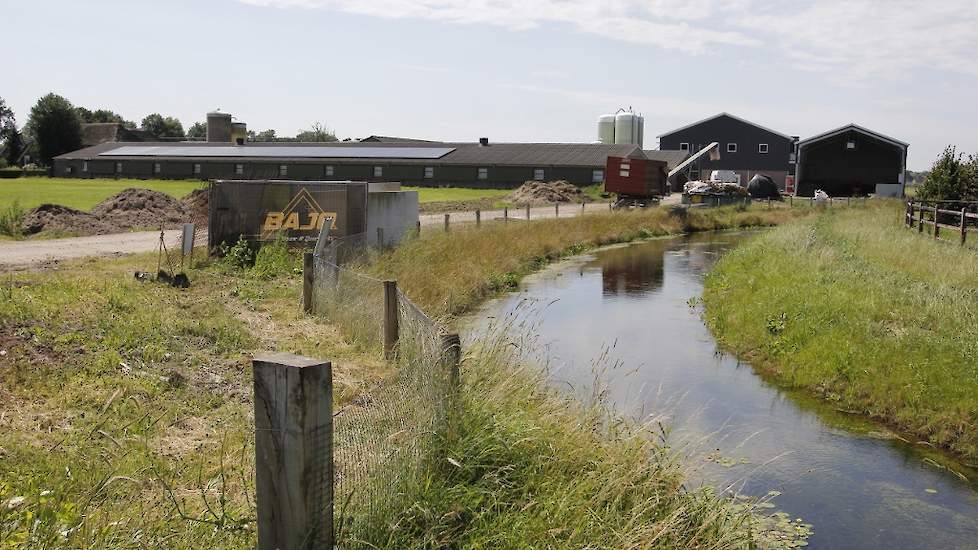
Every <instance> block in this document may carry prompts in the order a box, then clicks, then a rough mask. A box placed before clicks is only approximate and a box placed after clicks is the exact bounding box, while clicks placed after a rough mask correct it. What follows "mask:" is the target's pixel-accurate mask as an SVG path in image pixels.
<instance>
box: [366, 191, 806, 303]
mask: <svg viewBox="0 0 978 550" xmlns="http://www.w3.org/2000/svg"><path fill="white" fill-rule="evenodd" d="M810 212H811V211H810V210H809V209H804V208H795V209H788V208H775V209H770V210H768V209H763V208H761V207H751V208H748V209H744V208H742V207H741V208H738V207H725V208H719V209H706V208H704V209H697V210H693V211H689V212H688V213H686V212H685V211H677V212H673V211H670V210H667V209H665V208H650V209H647V210H636V211H631V212H614V213H611V212H609V213H600V214H589V215H585V216H578V217H575V218H564V219H559V218H558V219H549V220H540V221H534V222H531V223H529V224H527V223H526V222H510V223H501V222H496V223H487V224H483V225H482V226H481V227H478V228H477V227H475V226H473V225H462V226H459V227H453V228H452V229H451V231H449V232H447V233H446V232H444V231H441V230H436V229H425V230H423V231H422V234H421V236H420V238H417V239H413V240H409V241H407V242H405V243H403V244H401V245H400V246H399V247H397V248H396V249H394V250H393V251H390V252H388V253H385V254H383V255H380V256H379V257H375V258H373V259H372V261H371V263H370V265H369V267H368V271H370V272H371V273H372V274H374V275H376V276H378V277H387V278H392V279H397V281H398V285H399V286H400V288H402V289H404V290H405V292H407V294H408V295H409V296H410V297H411V299H412V300H414V301H415V303H417V304H418V305H420V306H421V307H422V308H423V309H424V310H425V311H427V312H428V313H430V314H434V315H456V314H459V313H461V312H464V311H466V310H467V309H469V308H471V307H472V306H474V305H475V304H478V303H479V302H481V301H482V300H483V299H485V298H486V297H487V296H489V295H491V294H492V293H494V292H498V291H501V290H506V289H511V288H513V287H514V286H515V285H516V283H517V281H519V279H520V278H521V277H522V276H523V275H525V274H527V273H529V272H530V271H533V270H534V269H538V268H539V267H541V266H543V265H545V264H546V263H548V262H550V261H552V260H554V259H557V258H560V257H562V256H564V255H567V254H574V253H581V252H583V251H585V250H588V249H590V248H593V247H596V246H602V245H607V244H613V243H620V242H628V241H633V240H636V239H642V238H650V237H657V236H663V235H669V234H676V233H681V232H685V231H711V230H718V229H735V228H744V227H754V226H767V225H775V224H778V223H782V222H784V221H786V220H788V219H791V218H793V217H797V216H804V215H806V214H809V213H810Z"/></svg>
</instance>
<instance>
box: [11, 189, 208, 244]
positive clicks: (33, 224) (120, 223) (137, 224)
mask: <svg viewBox="0 0 978 550" xmlns="http://www.w3.org/2000/svg"><path fill="white" fill-rule="evenodd" d="M190 220H191V211H190V210H189V209H188V208H186V207H185V206H184V204H183V203H181V202H180V201H178V200H177V199H174V198H173V197H171V196H169V195H167V194H165V193H160V192H158V191H150V190H148V189H126V190H124V191H122V192H121V193H118V194H117V195H114V196H112V197H109V198H108V199H105V200H104V201H102V202H100V203H99V204H97V205H95V207H94V208H92V211H91V213H88V212H81V211H79V210H75V209H73V208H67V207H65V206H59V205H55V204H43V205H41V206H38V207H37V208H35V209H33V210H31V211H30V212H28V213H27V215H26V216H25V217H24V222H23V228H24V232H25V233H28V234H33V233H38V232H40V231H52V230H53V231H64V232H67V233H75V234H81V235H104V234H107V233H123V232H126V231H130V230H132V229H159V227H160V224H163V225H165V226H166V227H168V228H172V227H179V226H180V224H182V223H185V222H188V221H190Z"/></svg>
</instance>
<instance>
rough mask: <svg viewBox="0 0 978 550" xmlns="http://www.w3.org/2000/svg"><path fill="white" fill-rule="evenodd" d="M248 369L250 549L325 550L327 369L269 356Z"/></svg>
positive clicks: (329, 448)
mask: <svg viewBox="0 0 978 550" xmlns="http://www.w3.org/2000/svg"><path fill="white" fill-rule="evenodd" d="M252 370H253V372H254V392H255V393H254V399H255V490H256V508H257V515H258V521H257V525H258V548H259V550H273V549H282V550H286V549H288V550H295V549H304V548H332V547H333V411H332V408H333V371H332V366H331V365H330V363H329V362H326V361H320V360H318V359H311V358H309V357H300V356H298V355H292V354H288V353H273V354H270V355H263V356H258V357H255V358H254V359H253V360H252Z"/></svg>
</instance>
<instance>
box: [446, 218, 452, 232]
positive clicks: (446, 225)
mask: <svg viewBox="0 0 978 550" xmlns="http://www.w3.org/2000/svg"><path fill="white" fill-rule="evenodd" d="M450 216H451V215H450V214H445V231H448V220H449V217H450Z"/></svg>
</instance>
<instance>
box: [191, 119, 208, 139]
mask: <svg viewBox="0 0 978 550" xmlns="http://www.w3.org/2000/svg"><path fill="white" fill-rule="evenodd" d="M187 137H188V138H199V139H203V138H206V137H207V123H206V122H194V123H193V125H192V126H191V127H190V129H189V130H187Z"/></svg>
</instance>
